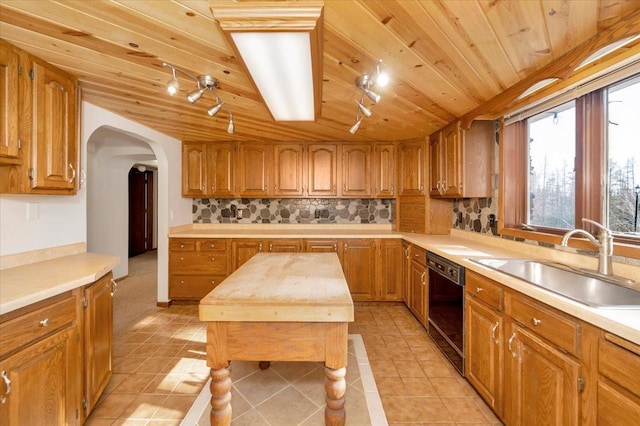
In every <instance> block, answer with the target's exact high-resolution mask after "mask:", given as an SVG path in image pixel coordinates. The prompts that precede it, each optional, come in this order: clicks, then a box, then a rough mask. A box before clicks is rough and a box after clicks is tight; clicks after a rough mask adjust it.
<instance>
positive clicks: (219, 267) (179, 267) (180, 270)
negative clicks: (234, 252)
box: [169, 253, 228, 275]
mask: <svg viewBox="0 0 640 426" xmlns="http://www.w3.org/2000/svg"><path fill="white" fill-rule="evenodd" d="M227 263H228V262H227V256H226V254H225V253H220V255H217V254H216V253H208V254H204V253H175V254H171V256H170V257H169V273H170V274H172V275H206V274H210V275H226V274H227V273H228V271H227Z"/></svg>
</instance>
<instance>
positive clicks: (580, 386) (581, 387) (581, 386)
mask: <svg viewBox="0 0 640 426" xmlns="http://www.w3.org/2000/svg"><path fill="white" fill-rule="evenodd" d="M582 392H584V379H583V378H582V377H578V393H582Z"/></svg>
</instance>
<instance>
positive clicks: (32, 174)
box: [29, 167, 35, 180]
mask: <svg viewBox="0 0 640 426" xmlns="http://www.w3.org/2000/svg"><path fill="white" fill-rule="evenodd" d="M34 178H35V172H34V170H33V167H30V168H29V179H31V180H33V179H34Z"/></svg>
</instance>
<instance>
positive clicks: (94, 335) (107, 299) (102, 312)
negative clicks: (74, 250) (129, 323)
mask: <svg viewBox="0 0 640 426" xmlns="http://www.w3.org/2000/svg"><path fill="white" fill-rule="evenodd" d="M115 292H116V285H115V283H114V282H113V281H112V274H111V273H108V274H107V275H105V276H104V277H102V278H100V279H99V280H98V281H96V282H95V283H94V284H93V285H90V286H88V287H86V288H85V290H84V299H83V301H82V306H83V307H84V354H85V358H84V371H85V386H84V389H85V394H84V399H85V400H86V402H85V404H83V405H84V414H85V416H87V415H88V414H89V413H90V412H91V410H93V408H94V407H95V405H96V403H97V402H98V398H100V395H102V392H104V389H105V388H106V387H107V384H108V383H109V380H110V379H111V375H112V373H113V297H114V295H115Z"/></svg>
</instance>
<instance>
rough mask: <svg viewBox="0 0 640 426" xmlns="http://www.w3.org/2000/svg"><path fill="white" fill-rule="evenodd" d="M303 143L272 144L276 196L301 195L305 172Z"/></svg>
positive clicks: (273, 192) (302, 193) (303, 192)
mask: <svg viewBox="0 0 640 426" xmlns="http://www.w3.org/2000/svg"><path fill="white" fill-rule="evenodd" d="M304 148H305V147H304V144H302V143H293V144H289V143H287V144H279V143H278V144H275V145H274V146H273V190H272V191H271V193H272V194H273V195H275V196H277V197H301V196H303V195H304V194H305V190H304V189H305V188H304V186H303V182H304V180H305V179H304V177H305V175H306V172H307V170H306V169H307V167H306V157H305V149H304Z"/></svg>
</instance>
